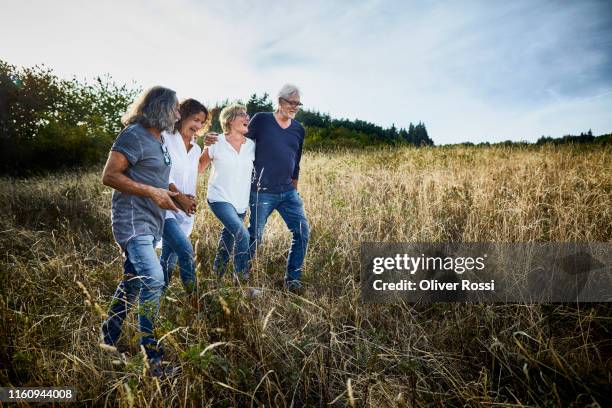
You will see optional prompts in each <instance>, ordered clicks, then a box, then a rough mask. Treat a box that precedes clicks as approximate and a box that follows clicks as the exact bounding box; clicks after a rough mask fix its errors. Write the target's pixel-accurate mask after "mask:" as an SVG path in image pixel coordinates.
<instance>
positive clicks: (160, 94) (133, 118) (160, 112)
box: [121, 86, 178, 132]
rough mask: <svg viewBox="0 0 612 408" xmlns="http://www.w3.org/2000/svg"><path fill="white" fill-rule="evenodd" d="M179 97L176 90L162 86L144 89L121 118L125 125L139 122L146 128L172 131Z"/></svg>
mask: <svg viewBox="0 0 612 408" xmlns="http://www.w3.org/2000/svg"><path fill="white" fill-rule="evenodd" d="M177 103H178V99H177V98H176V92H174V91H173V90H172V89H168V88H164V87H162V86H154V87H152V88H150V89H147V90H146V91H144V92H143V93H142V94H141V95H140V96H139V97H138V99H136V100H135V101H134V103H132V104H131V105H130V108H129V109H128V111H127V113H126V114H125V115H124V116H123V117H122V118H121V123H123V124H124V125H125V126H127V125H130V124H133V123H139V124H141V125H142V126H144V127H146V128H154V129H157V130H159V131H160V132H161V131H164V130H167V131H169V132H171V131H172V130H173V129H174V123H175V118H176V117H175V114H174V109H175V107H176V104H177Z"/></svg>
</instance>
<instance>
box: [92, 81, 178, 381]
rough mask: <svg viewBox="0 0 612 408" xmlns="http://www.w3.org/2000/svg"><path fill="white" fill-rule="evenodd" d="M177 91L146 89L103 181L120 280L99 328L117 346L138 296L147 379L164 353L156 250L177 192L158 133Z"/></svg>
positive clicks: (169, 117) (167, 123)
mask: <svg viewBox="0 0 612 408" xmlns="http://www.w3.org/2000/svg"><path fill="white" fill-rule="evenodd" d="M178 108H179V105H178V100H177V98H176V93H175V92H174V91H173V90H171V89H167V88H163V87H160V86H156V87H154V88H151V89H149V90H147V91H145V92H144V93H143V94H142V96H141V97H140V98H139V99H138V100H137V101H136V102H134V104H133V105H132V107H131V110H130V111H129V112H128V113H127V114H126V115H125V116H124V117H123V123H124V124H125V125H126V127H125V128H124V129H123V130H122V131H121V133H119V135H118V136H117V139H116V140H115V143H113V146H112V147H111V152H110V154H109V156H108V160H107V162H106V166H105V167H104V170H103V172H102V183H104V185H106V186H109V187H112V188H113V189H114V191H113V198H112V210H111V211H112V213H111V215H112V217H111V218H112V228H113V236H114V237H115V240H116V241H117V243H118V244H119V246H120V247H121V249H122V250H123V253H124V255H125V261H124V264H123V267H124V273H123V279H122V280H121V282H120V283H119V286H118V287H117V290H116V291H115V294H114V296H113V300H112V302H111V306H110V310H109V312H108V318H107V319H106V321H104V323H103V324H102V335H103V341H104V343H105V344H108V345H111V346H117V342H118V340H119V337H120V336H121V326H122V324H123V320H124V319H125V317H126V314H127V310H128V308H129V307H130V306H131V305H132V304H133V303H134V302H135V301H136V299H137V297H138V296H139V295H140V299H139V301H140V307H139V308H138V314H139V322H140V332H141V333H142V337H141V338H140V344H141V346H142V347H143V348H144V350H145V353H146V355H147V359H148V360H149V365H150V367H151V371H150V372H151V374H152V375H156V376H159V375H163V374H164V372H165V370H164V369H162V365H161V360H162V355H163V350H162V347H161V345H160V344H159V343H158V342H157V340H156V339H155V336H154V334H153V326H154V321H155V319H156V317H157V314H158V312H159V302H160V298H161V295H162V289H163V287H164V273H163V270H162V268H161V265H160V263H159V258H158V257H157V253H156V252H155V246H156V243H157V242H159V240H160V239H161V236H162V230H163V225H164V217H165V214H166V210H172V211H178V208H177V207H176V205H175V204H174V202H173V198H174V196H176V195H177V193H174V192H171V191H169V190H168V178H169V176H170V166H171V164H172V161H171V158H170V155H169V153H168V150H167V148H166V146H165V145H164V136H163V135H162V133H163V132H164V131H167V130H172V129H173V128H174V124H175V123H176V121H177V120H178V119H180V115H179V110H178Z"/></svg>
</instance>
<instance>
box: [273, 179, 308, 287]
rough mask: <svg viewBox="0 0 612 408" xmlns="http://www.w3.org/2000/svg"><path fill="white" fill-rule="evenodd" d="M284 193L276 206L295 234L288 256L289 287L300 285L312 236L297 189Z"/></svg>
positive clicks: (286, 279) (287, 276)
mask: <svg viewBox="0 0 612 408" xmlns="http://www.w3.org/2000/svg"><path fill="white" fill-rule="evenodd" d="M283 195H284V196H283V199H282V200H281V202H280V203H279V204H278V206H277V207H276V210H277V211H278V213H279V214H280V215H281V217H282V218H283V220H284V221H285V224H287V228H289V231H291V234H292V235H293V237H292V240H291V249H289V256H288V257H287V274H286V275H285V282H286V283H287V286H288V287H290V286H300V285H301V284H300V279H301V277H302V264H303V263H304V257H305V256H306V249H307V247H308V240H309V238H310V226H309V225H308V220H307V219H306V214H304V204H303V203H302V199H301V198H300V196H299V194H298V192H297V190H292V191H289V192H287V193H283Z"/></svg>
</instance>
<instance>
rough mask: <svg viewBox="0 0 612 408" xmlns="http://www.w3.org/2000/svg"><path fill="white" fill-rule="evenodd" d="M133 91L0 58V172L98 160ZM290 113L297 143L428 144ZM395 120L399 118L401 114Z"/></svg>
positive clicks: (416, 134)
mask: <svg viewBox="0 0 612 408" xmlns="http://www.w3.org/2000/svg"><path fill="white" fill-rule="evenodd" d="M139 92H140V89H133V88H129V87H127V86H126V85H124V84H117V83H116V82H114V81H113V80H112V78H111V77H110V76H106V77H102V78H101V77H98V78H96V79H95V80H94V81H92V82H83V81H79V80H77V79H72V80H65V79H61V78H59V77H57V76H56V75H55V74H54V73H53V71H52V70H51V69H49V68H47V67H46V66H44V65H40V66H38V65H37V66H34V67H26V68H18V67H16V66H14V65H11V64H9V63H7V62H5V61H2V60H0V174H7V175H20V176H21V175H29V174H36V173H38V172H41V171H53V170H59V169H65V168H72V167H86V166H91V165H99V164H100V163H102V162H103V161H104V160H105V159H106V157H107V155H108V150H109V148H110V146H111V145H112V143H113V141H114V139H115V137H116V135H117V133H118V132H119V131H120V130H121V128H122V125H121V122H120V118H121V116H122V115H123V113H124V112H125V111H126V109H127V107H128V105H129V104H130V103H131V102H132V101H133V100H134V99H135V98H136V96H137V95H138V93H139ZM227 103H228V101H225V103H221V104H217V105H215V106H214V107H212V108H211V109H210V110H211V112H212V115H211V123H210V127H211V130H216V131H220V126H219V120H218V115H219V112H220V110H221V108H222V107H223V106H224V105H225V104H227ZM245 104H246V105H247V109H248V112H249V114H251V115H253V114H255V113H257V112H269V111H272V110H273V109H274V106H273V102H272V100H271V98H270V97H269V95H268V94H264V95H262V96H258V95H256V94H253V95H251V97H250V98H249V99H248V100H247V101H246V102H245ZM297 119H298V120H299V121H300V122H301V123H302V124H303V125H304V127H305V129H306V140H305V144H304V147H305V149H319V148H323V149H333V148H339V147H340V148H361V147H366V146H416V147H421V146H433V145H434V143H433V140H432V139H431V138H430V137H429V134H428V132H427V128H426V126H425V124H424V123H422V122H418V123H417V124H413V123H410V125H409V126H408V129H405V128H399V129H398V128H396V127H395V125H392V126H391V127H389V128H383V127H382V126H379V125H376V124H374V123H370V122H366V121H363V120H359V119H355V120H349V119H336V118H332V117H331V116H330V115H329V114H326V113H321V112H319V111H316V110H310V109H306V110H302V111H300V112H299V113H298V115H297ZM402 122H404V123H406V121H405V119H404V118H402ZM609 142H610V135H604V136H599V137H595V136H593V135H592V133H591V132H590V131H589V132H587V133H585V134H581V135H580V136H564V137H562V138H560V139H552V138H550V137H543V138H541V139H540V140H538V142H537V143H536V144H546V143H552V144H563V143H609ZM502 144H508V145H519V146H522V145H527V142H518V143H517V142H510V141H508V142H503V143H502ZM464 145H472V144H471V143H464ZM480 145H482V146H486V145H489V144H488V143H483V144H480Z"/></svg>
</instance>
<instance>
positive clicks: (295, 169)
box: [247, 112, 305, 193]
mask: <svg viewBox="0 0 612 408" xmlns="http://www.w3.org/2000/svg"><path fill="white" fill-rule="evenodd" d="M304 135H305V132H304V127H303V126H302V125H301V124H300V122H298V121H297V120H291V125H289V127H288V128H287V129H283V128H281V127H280V125H279V124H278V122H277V121H276V119H275V118H274V114H273V113H272V112H259V113H257V114H255V116H253V118H252V119H251V121H250V122H249V133H248V135H247V136H248V137H249V138H251V139H253V140H254V141H255V169H254V176H253V182H252V184H251V191H260V192H265V193H282V192H285V191H291V190H293V189H294V187H293V183H292V182H291V179H296V180H297V178H298V177H299V174H300V159H301V158H302V146H303V145H304Z"/></svg>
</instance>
